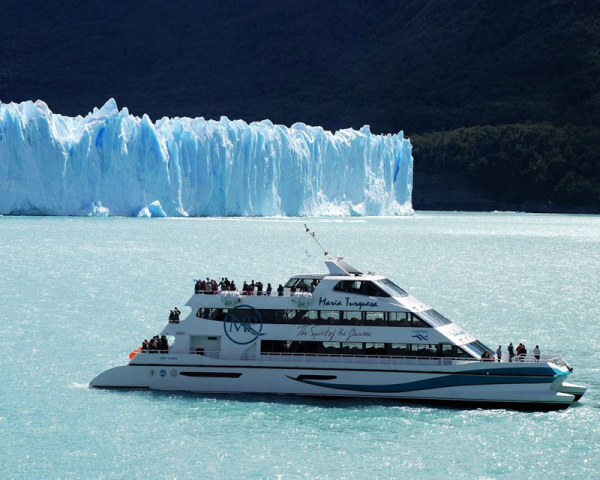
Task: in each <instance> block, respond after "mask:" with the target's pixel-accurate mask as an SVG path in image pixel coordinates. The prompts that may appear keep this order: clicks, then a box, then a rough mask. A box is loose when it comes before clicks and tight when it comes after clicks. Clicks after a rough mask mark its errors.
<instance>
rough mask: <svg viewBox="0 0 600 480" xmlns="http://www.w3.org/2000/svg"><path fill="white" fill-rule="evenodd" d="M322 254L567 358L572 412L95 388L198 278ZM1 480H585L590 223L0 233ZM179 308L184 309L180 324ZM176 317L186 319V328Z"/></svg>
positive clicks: (277, 277) (4, 227)
mask: <svg viewBox="0 0 600 480" xmlns="http://www.w3.org/2000/svg"><path fill="white" fill-rule="evenodd" d="M304 223H308V224H309V226H310V227H311V228H312V229H313V230H314V231H316V233H317V237H318V238H319V240H320V241H321V243H323V245H324V246H325V247H326V248H327V249H328V250H329V251H330V252H331V253H333V254H337V255H342V256H344V257H345V258H346V259H347V260H348V261H350V262H351V263H352V264H354V265H355V266H357V267H358V268H361V269H363V270H365V271H367V270H369V271H375V272H376V273H378V274H382V275H386V276H389V277H390V278H391V279H393V280H394V281H395V282H396V283H398V284H399V285H401V286H402V287H404V288H406V289H407V290H409V291H410V292H411V293H412V294H413V295H415V296H416V297H417V298H419V299H421V300H423V301H424V302H426V303H428V304H430V305H432V306H433V307H434V308H436V309H437V310H439V311H440V312H442V313H443V314H445V315H446V316H448V317H450V318H451V319H453V320H454V321H455V322H457V323H458V324H459V325H461V326H462V327H464V328H465V329H466V330H467V331H469V332H470V333H472V334H473V335H475V336H476V337H478V338H479V339H481V340H482V341H483V342H485V343H487V344H489V345H490V346H492V347H497V345H498V344H502V345H503V346H506V345H507V344H508V342H509V341H512V342H517V343H518V342H524V343H525V344H526V345H527V346H528V347H529V348H532V347H533V346H534V345H535V344H539V345H540V347H541V349H542V352H545V353H550V352H563V353H564V354H565V356H566V358H567V360H568V361H569V362H570V363H571V364H572V365H573V366H574V368H575V372H574V375H573V376H572V377H571V380H572V381H573V382H575V383H580V384H585V385H587V386H588V388H589V391H588V393H587V394H586V396H585V397H584V398H583V399H582V402H581V403H580V405H578V406H577V407H574V408H570V409H568V410H566V411H561V412H551V413H523V412H516V411H511V410H463V409H438V408H431V407H418V406H417V407H415V406H407V405H403V404H399V403H395V402H386V401H380V402H378V401H374V402H371V401H361V400H357V401H351V400H350V401H339V400H329V401H328V400H322V401H320V400H310V399H308V400H304V399H296V398H272V397H252V396H226V397H217V396H210V395H208V396H198V395H189V394H180V393H159V392H123V391H107V390H95V389H94V390H92V389H89V388H88V387H87V383H88V382H89V381H90V380H91V379H92V378H93V377H94V376H95V375H96V374H98V373H99V372H101V371H103V370H105V369H107V368H109V367H112V366H116V365H119V364H123V363H125V362H126V361H127V354H128V352H129V351H131V350H132V349H133V348H135V347H137V346H138V345H139V344H140V341H141V340H142V339H143V338H148V337H151V336H152V335H154V334H157V333H159V332H160V330H161V329H162V327H163V326H164V324H165V321H166V318H167V316H168V313H169V310H170V309H171V308H173V307H174V306H175V305H177V306H179V307H180V308H181V306H182V305H183V304H184V303H185V302H186V301H187V299H188V298H189V296H190V295H191V294H192V291H193V279H194V278H198V277H199V276H202V277H206V276H209V277H215V278H217V277H221V276H228V277H229V278H234V279H235V280H236V283H238V284H241V283H242V281H243V280H252V279H254V280H261V281H263V282H264V283H265V284H266V283H267V282H271V283H272V284H279V283H283V282H284V281H286V280H287V279H288V277H289V276H290V275H292V274H296V273H303V272H321V271H323V270H324V268H325V267H324V265H323V264H322V260H323V258H322V257H323V255H322V252H320V250H319V248H318V246H317V245H316V244H315V243H314V241H313V240H312V239H311V238H310V237H309V236H308V235H307V234H306V233H305V232H304V226H303V224H304ZM0 248H1V252H2V255H1V256H0V272H1V274H0V306H1V308H0V321H1V324H2V326H3V327H4V329H3V333H2V336H1V338H0V349H1V351H2V352H3V354H2V355H1V356H0V369H1V370H0V371H1V378H2V386H1V387H0V439H1V441H0V471H1V472H2V473H1V474H0V477H2V478H19V479H21V478H23V479H33V478H35V479H38V478H61V479H62V478H81V477H83V476H84V475H85V476H87V477H89V478H107V479H109V478H110V479H112V478H115V479H116V478H124V479H131V478H144V479H145V478H167V479H181V478H192V477H193V478H209V477H213V478H223V477H236V478H392V477H396V478H397V477H409V478H410V477H418V478H447V477H448V476H450V477H452V478H477V477H479V478H490V477H506V478H508V477H514V476H518V477H525V478H531V477H542V478H564V477H567V478H575V477H577V478H592V477H595V476H596V475H597V472H598V470H599V469H600V394H599V393H598V391H599V387H600V377H599V372H600V353H599V352H600V322H599V320H600V302H599V299H598V289H599V286H600V217H598V216H566V215H529V214H465V213H432V212H418V213H417V214H416V215H415V216H414V217H400V218H348V219H324V218H317V219H289V218H288V219H286V218H284V219H275V218H273V219H271V218H263V219H238V218H232V219H213V218H204V219H198V218H196V219H173V218H167V219H132V218H53V217H47V218H31V217H28V218H18V217H2V218H0ZM182 310H184V309H183V308H182ZM184 313H187V310H184Z"/></svg>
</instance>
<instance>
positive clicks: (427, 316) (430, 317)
mask: <svg viewBox="0 0 600 480" xmlns="http://www.w3.org/2000/svg"><path fill="white" fill-rule="evenodd" d="M419 317H421V318H422V319H423V320H425V321H426V322H427V323H428V324H429V325H431V326H432V327H441V326H442V325H448V324H449V323H452V322H451V321H450V320H448V319H447V318H446V317H444V316H443V315H442V314H441V313H440V312H437V311H435V310H434V309H433V308H432V309H431V310H425V311H424V312H419Z"/></svg>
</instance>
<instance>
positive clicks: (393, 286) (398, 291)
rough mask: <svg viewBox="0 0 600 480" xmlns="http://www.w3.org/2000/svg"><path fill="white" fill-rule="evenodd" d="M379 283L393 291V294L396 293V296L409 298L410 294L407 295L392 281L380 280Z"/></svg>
mask: <svg viewBox="0 0 600 480" xmlns="http://www.w3.org/2000/svg"><path fill="white" fill-rule="evenodd" d="M379 283H381V284H382V285H384V286H385V287H387V289H388V290H391V291H392V292H394V296H397V297H408V293H406V292H405V291H404V290H402V289H401V288H400V287H399V286H398V285H396V284H395V283H394V282H392V281H391V280H389V279H387V278H384V279H383V280H380V281H379Z"/></svg>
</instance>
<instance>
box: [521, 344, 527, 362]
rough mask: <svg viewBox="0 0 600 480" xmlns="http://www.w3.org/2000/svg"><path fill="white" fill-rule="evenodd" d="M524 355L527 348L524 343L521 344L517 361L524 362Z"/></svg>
mask: <svg viewBox="0 0 600 480" xmlns="http://www.w3.org/2000/svg"><path fill="white" fill-rule="evenodd" d="M526 356H527V349H526V348H525V345H522V347H521V353H519V361H520V362H524V361H525V357H526Z"/></svg>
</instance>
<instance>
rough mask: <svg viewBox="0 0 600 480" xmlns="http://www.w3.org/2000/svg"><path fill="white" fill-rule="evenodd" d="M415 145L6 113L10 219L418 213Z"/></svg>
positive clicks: (239, 126)
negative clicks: (415, 207)
mask: <svg viewBox="0 0 600 480" xmlns="http://www.w3.org/2000/svg"><path fill="white" fill-rule="evenodd" d="M411 150H412V147H411V144H410V141H409V140H408V139H405V138H404V137H403V134H402V132H400V133H399V134H397V135H374V134H372V133H371V132H370V131H369V127H368V126H365V127H363V128H361V129H360V130H359V131H356V130H352V129H346V130H339V131H337V132H335V133H331V132H329V131H326V130H323V128H321V127H310V126H307V125H304V124H302V123H297V124H295V125H293V126H292V127H291V128H287V127H285V126H282V125H273V123H271V122H270V121H269V120H264V121H262V122H254V123H251V124H247V123H246V122H243V121H241V120H229V119H227V118H226V117H222V118H221V120H220V121H214V120H205V119H204V118H173V119H170V118H162V119H161V120H158V121H157V122H156V123H152V121H151V120H150V119H149V118H148V116H146V115H144V116H143V117H142V118H139V117H136V116H133V115H130V114H129V112H128V110H127V109H126V108H124V109H122V110H121V111H119V110H118V108H117V104H116V102H115V101H114V100H112V99H111V100H109V101H108V102H107V103H106V104H105V105H104V106H103V107H102V108H101V109H94V111H93V112H92V113H89V114H88V115H87V116H85V117H81V116H78V117H74V118H73V117H66V116H62V115H58V114H53V113H52V112H51V111H50V110H49V108H48V106H47V105H46V104H45V103H44V102H41V101H37V102H35V103H33V102H23V103H21V104H15V103H10V104H3V103H0V214H25V215H109V214H110V215H122V216H137V215H141V216H164V215H168V216H188V215H190V216H206V215H214V216H229V215H289V216H303V215H403V214H410V213H412V212H413V210H412V204H411V194H412V171H413V169H412V166H413V159H412V155H411Z"/></svg>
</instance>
